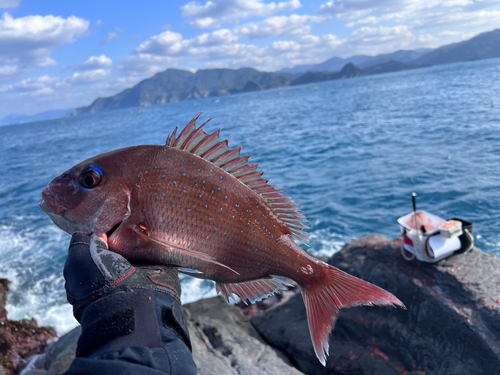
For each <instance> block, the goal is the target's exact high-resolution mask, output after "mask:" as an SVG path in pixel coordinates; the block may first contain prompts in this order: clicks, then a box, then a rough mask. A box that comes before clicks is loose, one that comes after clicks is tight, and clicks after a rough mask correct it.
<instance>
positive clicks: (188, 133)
mask: <svg viewBox="0 0 500 375" xmlns="http://www.w3.org/2000/svg"><path fill="white" fill-rule="evenodd" d="M201 113H202V112H200V113H199V114H198V115H197V116H196V117H195V118H194V119H192V120H191V121H190V122H189V124H187V125H186V127H185V128H184V129H183V130H182V131H181V133H180V134H179V136H177V130H178V128H177V127H176V128H175V130H174V132H173V133H172V134H171V135H170V136H169V137H168V138H167V142H166V146H168V147H175V148H177V149H179V150H183V151H187V152H190V153H192V154H195V155H198V156H199V157H201V158H203V159H205V160H207V161H209V162H210V163H212V164H214V165H216V166H218V167H219V168H222V169H224V170H225V171H226V172H228V173H230V174H231V175H232V176H233V177H235V178H237V179H238V180H240V182H241V183H243V184H245V185H246V186H247V187H248V188H250V189H252V190H253V191H254V192H255V193H256V194H259V195H260V196H261V197H262V199H264V201H265V202H266V203H267V205H268V206H269V207H270V208H271V209H272V210H273V211H274V213H275V214H276V215H277V216H278V218H279V219H280V220H281V221H282V222H283V224H284V225H286V227H287V228H288V230H289V231H290V235H291V236H292V237H293V238H295V239H297V240H299V241H301V242H304V243H306V242H307V241H308V239H309V235H308V233H306V232H304V229H306V228H308V227H307V226H306V225H304V224H302V222H306V221H307V220H306V218H305V216H304V215H302V214H301V213H300V212H299V207H298V206H297V204H296V203H295V202H294V201H293V200H292V199H291V198H290V197H287V196H284V195H282V194H281V193H282V192H283V191H284V190H277V189H276V187H275V186H271V185H269V184H268V182H269V180H265V179H263V178H262V175H263V174H264V172H258V171H257V166H258V164H252V165H249V164H248V159H249V158H250V155H248V156H243V157H242V156H240V151H241V147H238V148H235V149H233V150H231V149H230V148H229V146H228V142H229V139H226V140H224V141H220V139H219V135H220V129H219V130H217V131H215V132H214V133H212V134H210V135H209V134H208V133H206V132H205V130H204V129H203V127H204V126H205V124H207V123H208V121H210V120H211V119H210V120H208V121H206V122H205V123H204V124H203V125H201V126H200V127H199V128H198V129H196V120H198V118H199V117H200V115H201Z"/></svg>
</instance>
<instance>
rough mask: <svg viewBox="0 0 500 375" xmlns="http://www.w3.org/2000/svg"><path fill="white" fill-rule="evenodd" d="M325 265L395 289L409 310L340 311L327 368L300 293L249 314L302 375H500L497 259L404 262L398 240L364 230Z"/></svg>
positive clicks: (475, 252) (473, 255)
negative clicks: (318, 355) (312, 337)
mask: <svg viewBox="0 0 500 375" xmlns="http://www.w3.org/2000/svg"><path fill="white" fill-rule="evenodd" d="M329 263H330V264H332V265H334V266H336V267H338V268H340V269H342V270H344V271H346V272H348V273H350V274H352V275H355V276H358V277H360V278H362V279H364V280H367V281H370V282H372V283H374V284H376V285H378V286H380V287H382V288H384V289H387V290H388V291H390V292H392V293H394V294H395V295H396V296H397V297H398V298H399V299H400V300H401V301H403V303H404V304H405V305H406V307H407V310H403V309H396V308H392V307H378V306H377V307H357V308H351V309H345V310H342V311H341V312H340V316H339V319H338V321H337V324H336V327H335V329H334V331H333V333H332V335H331V340H330V356H329V357H328V361H327V366H326V368H325V367H323V366H321V365H320V363H319V362H318V360H317V359H316V356H315V355H314V351H313V348H312V344H311V340H310V337H309V332H308V329H307V320H306V312H305V307H304V304H303V302H302V298H301V296H299V295H297V296H295V297H293V298H292V299H291V300H290V301H289V302H288V303H286V304H284V305H282V306H279V307H277V308H275V309H272V310H269V311H267V312H265V313H263V314H261V315H258V316H255V317H253V318H252V320H251V322H252V324H253V326H254V327H255V329H256V330H257V331H258V332H259V333H260V335H261V336H262V337H263V338H264V339H265V340H266V342H267V343H268V344H270V345H271V346H273V347H274V348H275V349H277V350H279V351H281V352H283V353H284V354H285V355H286V356H287V357H288V358H289V360H290V361H291V363H292V364H294V365H295V366H297V368H299V369H300V370H301V371H303V372H304V373H307V374H359V375H361V374H414V375H416V374H498V373H500V341H499V339H500V258H499V257H497V256H495V255H492V254H486V253H484V252H482V251H481V250H479V249H477V248H474V249H472V250H471V251H470V252H468V253H466V254H460V255H456V256H453V257H450V258H448V259H445V260H443V261H441V262H439V263H437V264H434V265H432V264H426V263H422V262H418V261H413V262H406V261H405V260H403V258H402V257H401V255H400V249H399V240H395V241H393V240H387V239H385V238H384V237H382V236H379V235H370V236H367V237H363V238H361V239H359V240H357V241H354V242H352V243H350V244H348V245H347V246H346V247H345V248H344V249H343V250H342V251H340V252H339V253H337V254H335V255H334V256H333V257H332V259H331V260H330V261H329Z"/></svg>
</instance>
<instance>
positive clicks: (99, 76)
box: [64, 69, 111, 85]
mask: <svg viewBox="0 0 500 375" xmlns="http://www.w3.org/2000/svg"><path fill="white" fill-rule="evenodd" d="M110 76H111V70H108V69H95V70H90V71H88V72H83V73H74V74H73V75H72V76H71V77H69V78H67V79H66V80H65V81H64V82H65V83H69V84H77V85H86V84H89V83H94V82H99V81H103V80H105V79H107V78H109V77H110Z"/></svg>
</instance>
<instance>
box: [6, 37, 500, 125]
mask: <svg viewBox="0 0 500 375" xmlns="http://www.w3.org/2000/svg"><path fill="white" fill-rule="evenodd" d="M497 57H500V29H498V30H494V31H490V32H486V33H483V34H480V35H478V36H476V37H474V38H472V39H469V40H467V41H464V42H460V43H454V44H450V45H446V46H443V47H440V48H437V49H418V50H415V51H397V52H394V53H389V54H383V55H378V56H364V55H357V56H352V57H350V58H346V59H343V58H339V57H333V58H331V59H329V60H327V61H325V62H322V63H321V64H316V65H298V66H295V67H293V68H287V69H282V70H280V71H279V72H259V71H258V70H255V69H252V68H241V69H205V70H198V71H197V72H196V73H191V72H188V71H184V70H178V69H167V70H166V71H164V72H161V73H157V74H155V75H154V76H153V77H151V78H148V79H145V80H143V81H141V82H139V83H138V84H137V85H135V86H134V87H131V88H128V89H126V90H124V91H122V92H120V93H118V94H116V95H114V96H111V97H107V98H97V99H96V100H95V101H94V102H93V103H92V104H91V105H89V106H87V107H81V108H77V109H75V110H74V111H71V110H62V111H48V112H43V113H39V114H37V115H33V116H24V115H9V116H7V117H5V118H4V119H2V120H1V121H0V125H6V124H19V123H24V122H32V121H41V120H50V119H56V118H61V117H67V116H69V115H70V114H71V112H72V115H79V114H84V113H96V112H103V111H111V110H114V109H123V108H129V107H139V106H150V105H154V104H162V103H169V102H178V101H183V100H190V99H202V98H207V97H214V96H223V95H231V94H237V93H244V92H252V91H260V90H267V89H273V88H279V87H286V86H293V85H302V84H307V83H313V82H322V81H329V80H335V79H344V78H353V77H359V76H363V75H372V74H381V73H389V72H395V71H401V70H409V69H418V68H422V67H427V66H432V65H442V64H450V63H457V62H464V61H474V60H483V59H490V58H497Z"/></svg>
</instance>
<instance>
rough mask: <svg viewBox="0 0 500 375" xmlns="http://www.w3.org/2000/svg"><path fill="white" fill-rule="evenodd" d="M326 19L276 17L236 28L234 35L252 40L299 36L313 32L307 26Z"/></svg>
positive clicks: (309, 16)
mask: <svg viewBox="0 0 500 375" xmlns="http://www.w3.org/2000/svg"><path fill="white" fill-rule="evenodd" d="M325 21H326V19H325V18H324V17H318V16H311V15H297V14H293V15H290V16H275V17H270V18H267V19H265V20H263V21H259V22H249V23H246V24H243V25H238V26H235V28H234V33H236V34H238V35H241V36H247V37H249V38H250V39H264V38H270V37H273V36H285V35H287V36H299V35H307V34H310V32H311V27H310V26H309V25H307V24H309V23H318V22H325Z"/></svg>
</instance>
